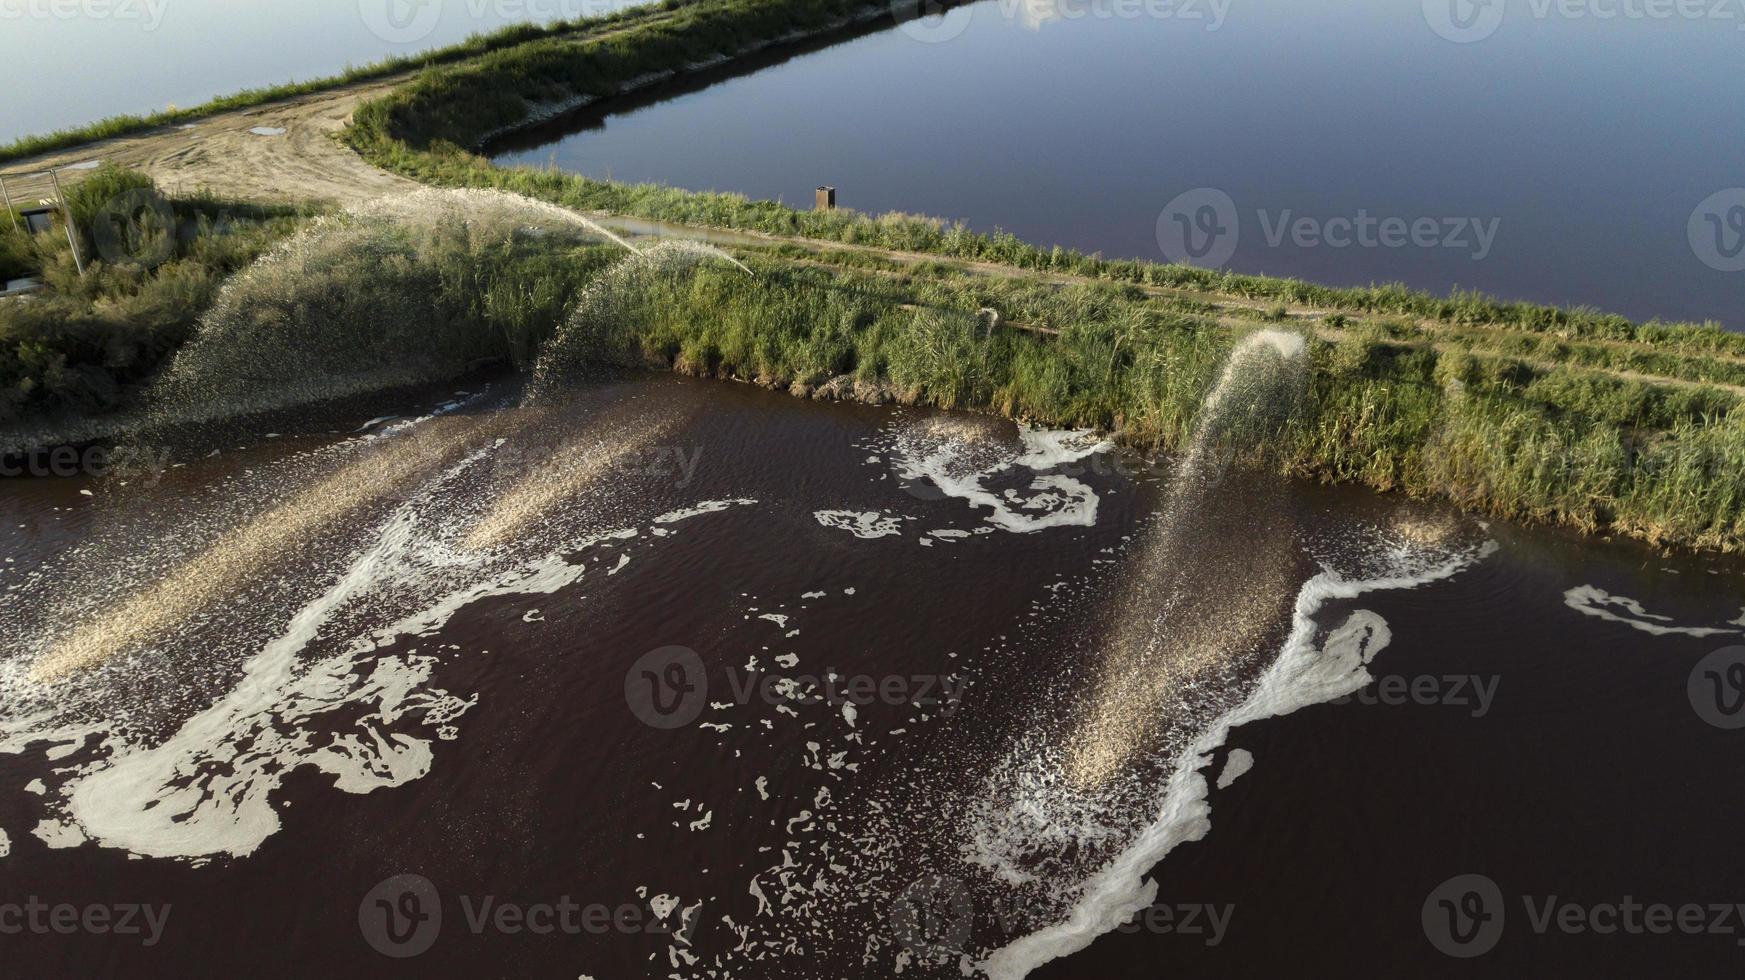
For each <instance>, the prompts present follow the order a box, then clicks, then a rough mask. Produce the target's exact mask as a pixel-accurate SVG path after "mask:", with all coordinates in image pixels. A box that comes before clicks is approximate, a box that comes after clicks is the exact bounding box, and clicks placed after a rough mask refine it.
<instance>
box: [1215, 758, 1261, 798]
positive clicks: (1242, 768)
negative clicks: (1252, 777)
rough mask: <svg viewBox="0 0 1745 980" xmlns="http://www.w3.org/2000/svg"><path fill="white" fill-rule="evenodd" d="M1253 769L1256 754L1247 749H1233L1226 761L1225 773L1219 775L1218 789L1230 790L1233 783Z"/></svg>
mask: <svg viewBox="0 0 1745 980" xmlns="http://www.w3.org/2000/svg"><path fill="white" fill-rule="evenodd" d="M1253 768H1254V753H1252V752H1250V751H1248V750H1247V749H1231V750H1230V755H1229V757H1228V758H1226V759H1225V760H1224V771H1223V772H1221V773H1219V774H1218V788H1219V789H1229V788H1230V784H1231V783H1234V782H1235V781H1236V780H1238V779H1241V778H1242V776H1243V774H1245V773H1247V772H1248V770H1250V769H1253Z"/></svg>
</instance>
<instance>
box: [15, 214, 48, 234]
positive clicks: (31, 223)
mask: <svg viewBox="0 0 1745 980" xmlns="http://www.w3.org/2000/svg"><path fill="white" fill-rule="evenodd" d="M18 216H19V217H20V218H23V219H24V227H25V228H26V229H27V230H28V231H29V232H30V233H31V234H32V235H40V234H42V233H43V232H45V231H53V230H54V227H55V209H54V208H31V209H30V210H28V211H20V212H18Z"/></svg>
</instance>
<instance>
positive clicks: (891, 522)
mask: <svg viewBox="0 0 1745 980" xmlns="http://www.w3.org/2000/svg"><path fill="white" fill-rule="evenodd" d="M812 517H813V518H814V519H816V520H817V521H818V523H820V524H822V525H824V526H825V527H834V528H840V529H842V530H844V531H847V532H848V533H850V534H852V535H854V536H855V537H857V538H883V537H887V536H889V535H893V534H901V533H903V532H902V523H903V519H902V518H901V517H887V516H885V515H883V514H880V513H879V512H878V511H867V512H865V513H861V512H858V511H852V510H820V511H814V512H813V513H812Z"/></svg>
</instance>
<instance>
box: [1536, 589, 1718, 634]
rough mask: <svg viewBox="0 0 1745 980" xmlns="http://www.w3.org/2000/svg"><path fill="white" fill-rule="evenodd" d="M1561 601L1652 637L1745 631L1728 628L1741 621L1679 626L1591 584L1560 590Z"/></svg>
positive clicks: (1597, 617)
mask: <svg viewBox="0 0 1745 980" xmlns="http://www.w3.org/2000/svg"><path fill="white" fill-rule="evenodd" d="M1563 604H1564V605H1566V606H1568V607H1569V608H1571V609H1573V610H1575V611H1576V612H1578V613H1581V614H1582V615H1584V616H1593V617H1594V618H1596V619H1603V620H1606V621H1607V622H1612V623H1622V624H1624V625H1625V626H1628V627H1630V628H1631V629H1635V630H1641V631H1642V632H1644V633H1648V634H1650V635H1652V636H1737V635H1739V634H1741V633H1745V630H1740V629H1733V628H1730V627H1733V626H1745V623H1741V622H1739V621H1737V620H1735V621H1734V622H1732V623H1729V624H1728V626H1683V625H1680V624H1678V623H1677V622H1676V621H1674V620H1673V618H1672V617H1671V616H1659V615H1656V614H1654V613H1651V612H1649V611H1648V610H1647V608H1646V607H1644V606H1643V605H1642V603H1640V602H1637V601H1636V600H1635V599H1631V598H1629V597H1627V596H1621V595H1613V594H1611V593H1610V592H1607V591H1606V590H1604V589H1602V588H1599V587H1598V586H1593V585H1578V586H1576V587H1575V588H1573V589H1570V590H1569V591H1567V592H1565V593H1563ZM1740 619H1741V620H1745V615H1741V616H1740Z"/></svg>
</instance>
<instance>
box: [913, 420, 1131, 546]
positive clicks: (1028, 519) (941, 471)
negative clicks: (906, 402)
mask: <svg viewBox="0 0 1745 980" xmlns="http://www.w3.org/2000/svg"><path fill="white" fill-rule="evenodd" d="M1018 439H1019V446H1018V447H1017V449H1016V450H1014V449H1013V448H1012V447H1010V446H1004V445H996V444H991V443H989V442H986V441H981V442H975V441H969V440H966V439H963V438H959V437H958V436H957V435H955V434H954V433H953V431H952V430H951V429H950V428H949V427H944V428H942V427H941V425H940V419H939V418H937V417H935V418H931V419H927V420H924V421H922V422H921V423H918V424H914V425H910V426H908V427H906V428H904V429H902V430H899V431H898V432H897V433H896V440H895V447H894V450H893V452H892V460H891V465H892V467H893V469H894V470H895V471H896V473H897V476H898V477H899V478H901V479H903V480H906V481H918V482H921V483H923V484H924V485H925V484H930V485H931V486H932V487H933V488H934V489H935V490H936V491H937V492H938V493H939V494H942V495H944V496H946V497H952V498H956V499H959V500H963V501H965V502H967V503H968V504H969V505H970V506H971V507H973V508H977V509H981V508H986V509H987V510H988V512H989V513H988V515H987V517H986V518H985V520H986V521H987V522H988V523H989V524H992V525H993V526H994V527H996V528H1000V529H1002V530H1006V531H1012V532H1016V533H1019V534H1024V533H1029V532H1033V531H1040V530H1043V529H1045V528H1051V527H1089V526H1091V525H1093V524H1095V523H1096V520H1097V503H1098V500H1097V495H1096V493H1095V492H1094V491H1092V490H1091V488H1090V487H1089V486H1088V485H1086V484H1085V483H1083V482H1082V481H1080V480H1078V479H1076V478H1074V477H1073V476H1071V475H1069V474H1063V473H1051V472H1048V471H1050V470H1055V469H1059V468H1061V467H1064V466H1067V465H1068V464H1072V463H1076V462H1078V461H1079V460H1082V459H1084V458H1086V457H1088V456H1091V455H1093V454H1095V453H1100V452H1104V451H1106V450H1108V449H1110V448H1112V444H1111V443H1109V442H1107V441H1106V440H1102V439H1099V438H1097V437H1096V436H1095V435H1094V434H1093V433H1091V432H1089V431H1087V430H1070V429H1033V428H1028V427H1020V428H1019V430H1018ZM1025 473H1028V474H1033V475H1032V476H1031V478H1030V480H1029V482H1028V486H1027V487H1026V488H1025V489H1022V490H1021V489H1017V488H1014V487H1007V488H1005V489H1002V490H994V489H992V488H991V487H990V486H989V483H990V482H992V480H993V479H995V478H997V477H1002V476H1005V477H1010V476H1014V475H1016V476H1020V477H1021V476H1022V475H1024V474H1025Z"/></svg>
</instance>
